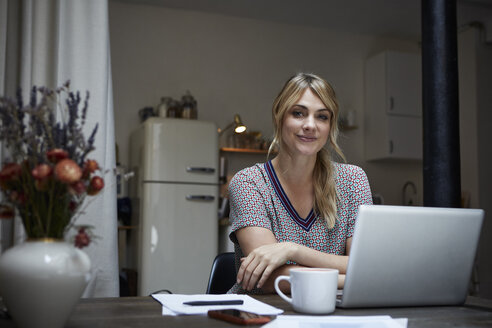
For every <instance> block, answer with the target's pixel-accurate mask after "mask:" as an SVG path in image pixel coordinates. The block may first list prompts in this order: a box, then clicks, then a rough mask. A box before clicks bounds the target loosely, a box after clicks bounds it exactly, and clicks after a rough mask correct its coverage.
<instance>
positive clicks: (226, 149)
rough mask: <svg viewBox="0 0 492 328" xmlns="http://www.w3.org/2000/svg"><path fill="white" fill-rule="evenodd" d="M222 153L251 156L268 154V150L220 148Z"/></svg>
mask: <svg viewBox="0 0 492 328" xmlns="http://www.w3.org/2000/svg"><path fill="white" fill-rule="evenodd" d="M220 151H221V152H226V153H249V154H268V150H266V149H250V148H228V147H223V148H220Z"/></svg>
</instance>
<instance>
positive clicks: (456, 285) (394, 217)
mask: <svg viewBox="0 0 492 328" xmlns="http://www.w3.org/2000/svg"><path fill="white" fill-rule="evenodd" d="M483 216H484V212H483V210H480V209H457V208H434V207H413V206H383V205H363V206H361V207H360V208H359V214H358V216H357V221H356V224H355V232H354V237H353V240H352V248H351V252H350V257H349V262H348V266H347V275H346V278H345V286H344V290H343V294H342V296H341V298H340V299H338V300H337V306H338V307H344V308H351V307H393V306H420V305H454V304H462V303H463V302H464V301H465V298H466V295H467V292H468V285H469V282H470V277H471V273H472V268H473V263H474V260H475V253H476V250H477V245H478V240H479V236H480V229H481V226H482V220H483Z"/></svg>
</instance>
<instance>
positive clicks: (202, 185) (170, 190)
mask: <svg viewBox="0 0 492 328" xmlns="http://www.w3.org/2000/svg"><path fill="white" fill-rule="evenodd" d="M130 156H131V159H130V166H131V168H132V170H133V171H134V172H135V174H136V176H135V178H134V179H133V182H132V181H131V191H130V192H131V194H130V196H131V197H132V205H133V207H134V210H133V213H134V215H133V216H134V217H133V218H132V219H135V221H134V223H135V224H136V225H137V226H138V233H137V235H138V238H133V241H132V244H133V245H134V247H132V249H134V250H135V251H136V252H134V254H133V256H132V257H133V263H134V265H135V266H136V269H137V274H138V294H139V295H149V294H150V293H152V292H155V291H158V290H162V289H167V290H170V291H171V292H173V293H181V294H191V293H205V290H206V286H207V282H208V277H209V274H210V268H211V266H212V261H213V259H214V257H215V256H216V255H217V251H218V223H217V208H218V172H217V171H218V136H217V128H216V126H215V124H214V123H211V122H204V121H197V120H186V119H171V118H157V117H155V118H149V119H147V120H146V121H145V122H144V123H142V124H141V125H140V127H139V128H138V129H137V130H136V131H134V132H133V133H132V134H131V137H130Z"/></svg>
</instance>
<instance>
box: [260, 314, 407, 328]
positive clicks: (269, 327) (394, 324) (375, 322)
mask: <svg viewBox="0 0 492 328" xmlns="http://www.w3.org/2000/svg"><path fill="white" fill-rule="evenodd" d="M407 322H408V319H406V318H403V319H393V318H391V317H390V316H387V315H383V316H336V315H331V316H328V315H326V316H309V315H302V316H301V315H280V316H278V317H277V318H276V319H275V320H273V321H271V322H270V323H267V324H266V325H264V326H262V328H300V327H302V328H309V327H315V328H343V327H350V328H406V327H407Z"/></svg>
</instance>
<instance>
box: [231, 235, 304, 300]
mask: <svg viewBox="0 0 492 328" xmlns="http://www.w3.org/2000/svg"><path fill="white" fill-rule="evenodd" d="M295 249H296V244H294V243H291V242H286V243H274V244H267V245H263V246H259V247H257V248H255V249H254V250H252V251H251V252H250V253H249V254H248V256H246V257H243V258H242V259H241V266H240V268H239V271H238V273H237V282H238V284H241V286H242V287H243V289H245V290H252V289H253V288H255V287H257V288H261V287H262V286H263V284H264V283H265V282H266V281H267V279H268V278H269V277H270V275H271V274H272V272H273V271H274V270H275V269H277V268H279V267H280V266H282V265H284V264H285V263H286V262H287V261H288V260H289V259H290V258H291V256H292V254H293V252H295Z"/></svg>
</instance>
